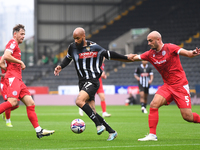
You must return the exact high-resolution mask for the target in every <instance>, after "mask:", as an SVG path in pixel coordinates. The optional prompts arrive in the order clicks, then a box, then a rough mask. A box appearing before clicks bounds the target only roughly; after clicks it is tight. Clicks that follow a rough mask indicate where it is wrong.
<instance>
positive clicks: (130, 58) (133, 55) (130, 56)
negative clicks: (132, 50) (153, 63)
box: [127, 54, 137, 61]
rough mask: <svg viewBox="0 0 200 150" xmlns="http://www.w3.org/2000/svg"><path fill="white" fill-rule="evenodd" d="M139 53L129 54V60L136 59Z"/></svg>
mask: <svg viewBox="0 0 200 150" xmlns="http://www.w3.org/2000/svg"><path fill="white" fill-rule="evenodd" d="M136 55H137V54H129V55H128V56H127V58H128V60H131V61H134V57H135V56H136Z"/></svg>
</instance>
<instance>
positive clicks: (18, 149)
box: [15, 143, 200, 150]
mask: <svg viewBox="0 0 200 150" xmlns="http://www.w3.org/2000/svg"><path fill="white" fill-rule="evenodd" d="M198 145H200V144H198V143H197V144H162V145H159V144H158V145H127V146H102V147H72V148H59V150H79V149H105V148H126V147H127V148H130V147H166V146H168V147H172V146H198ZM15 150H20V148H15ZM27 150H58V149H27Z"/></svg>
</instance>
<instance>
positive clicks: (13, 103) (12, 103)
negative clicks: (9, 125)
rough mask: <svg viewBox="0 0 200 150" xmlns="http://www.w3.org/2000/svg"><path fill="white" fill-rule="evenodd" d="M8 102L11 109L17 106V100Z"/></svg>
mask: <svg viewBox="0 0 200 150" xmlns="http://www.w3.org/2000/svg"><path fill="white" fill-rule="evenodd" d="M8 101H9V102H10V104H11V105H12V107H15V106H17V105H19V103H18V101H17V99H16V100H15V99H9V100H8Z"/></svg>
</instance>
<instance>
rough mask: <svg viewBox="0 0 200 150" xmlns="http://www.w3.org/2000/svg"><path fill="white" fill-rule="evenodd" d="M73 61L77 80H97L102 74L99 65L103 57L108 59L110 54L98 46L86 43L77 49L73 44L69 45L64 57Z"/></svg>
mask: <svg viewBox="0 0 200 150" xmlns="http://www.w3.org/2000/svg"><path fill="white" fill-rule="evenodd" d="M66 57H67V58H68V59H71V60H72V59H73V60H74V64H75V68H76V71H77V75H78V77H79V80H85V79H94V78H97V79H98V78H99V77H100V76H101V74H102V70H101V68H100V67H101V65H102V62H103V57H106V58H107V59H110V52H109V51H107V50H105V49H104V48H102V47H101V46H99V45H98V44H96V43H94V42H91V41H87V46H85V47H83V48H82V49H77V48H76V44H75V43H71V44H70V45H69V48H68V53H67V56H66Z"/></svg>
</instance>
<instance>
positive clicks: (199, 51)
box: [179, 47, 200, 58]
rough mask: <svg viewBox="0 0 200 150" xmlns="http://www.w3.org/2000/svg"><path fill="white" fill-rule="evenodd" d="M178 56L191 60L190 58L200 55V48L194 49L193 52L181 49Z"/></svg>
mask: <svg viewBox="0 0 200 150" xmlns="http://www.w3.org/2000/svg"><path fill="white" fill-rule="evenodd" d="M179 55H182V56H186V57H190V58H192V57H195V56H198V55H200V48H198V47H196V49H194V50H186V49H181V50H180V52H179Z"/></svg>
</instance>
